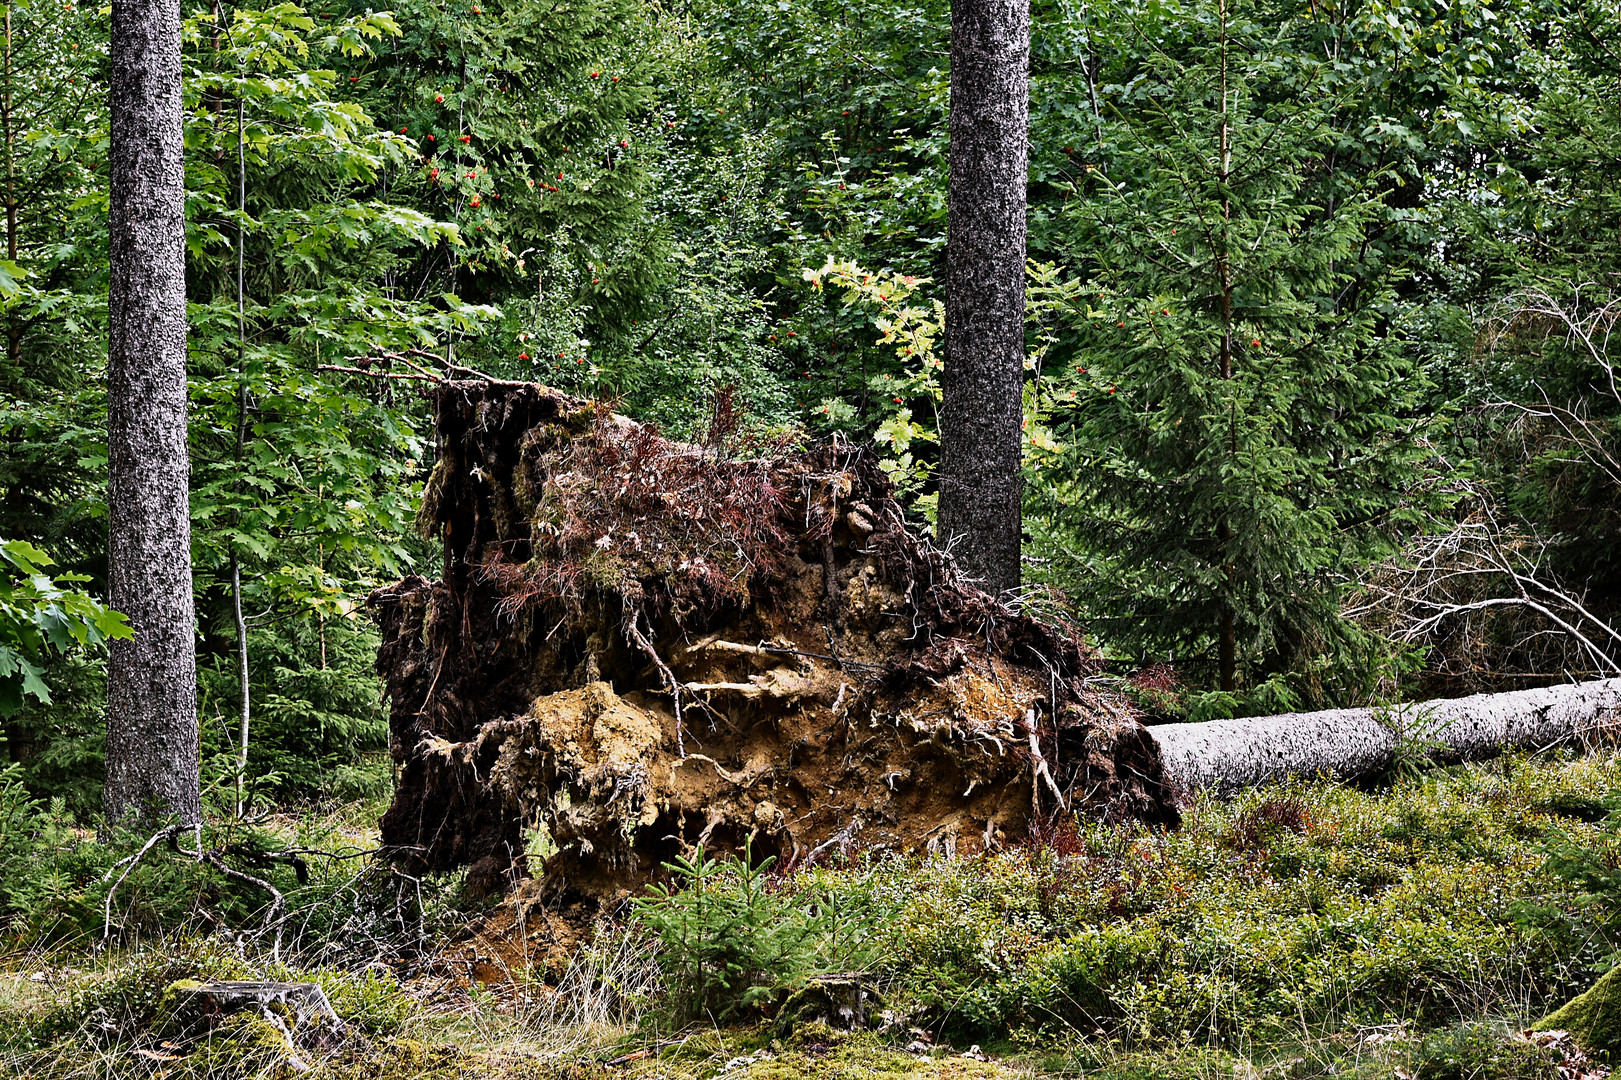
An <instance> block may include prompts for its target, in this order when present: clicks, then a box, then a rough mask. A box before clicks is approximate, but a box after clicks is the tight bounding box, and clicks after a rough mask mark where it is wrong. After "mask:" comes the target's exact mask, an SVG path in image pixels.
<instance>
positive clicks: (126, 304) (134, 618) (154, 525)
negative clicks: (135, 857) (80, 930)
mask: <svg viewBox="0 0 1621 1080" xmlns="http://www.w3.org/2000/svg"><path fill="white" fill-rule="evenodd" d="M111 60H112V67H111V77H110V86H111V103H110V104H111V122H112V141H111V146H110V149H109V166H110V172H111V188H110V209H111V213H110V221H109V247H110V272H111V279H110V287H109V294H108V313H107V314H108V320H107V321H108V347H107V457H108V486H107V517H108V585H109V589H108V591H109V597H108V598H109V601H110V602H111V604H112V606H113V607H114V608H115V609H116V610H118V611H121V612H123V613H124V614H125V615H127V616H129V621H130V626H131V627H132V628H133V629H134V631H135V636H134V638H133V639H128V640H122V641H114V642H113V643H112V645H111V648H110V654H109V658H108V662H107V786H106V793H105V805H106V815H107V823H108V825H109V826H113V825H117V824H120V823H140V824H150V822H151V821H152V820H153V819H154V818H157V817H166V816H174V817H176V818H178V819H179V820H181V821H185V822H193V821H198V820H200V819H201V815H202V808H201V804H200V797H199V792H198V778H197V668H196V653H195V637H196V625H195V622H196V620H195V617H194V614H193V609H192V593H191V517H190V510H189V505H188V480H189V476H190V461H189V459H188V457H187V453H186V276H185V275H186V262H185V242H186V219H185V187H184V179H185V175H184V167H183V164H182V160H181V155H182V145H183V143H182V131H181V128H182V122H181V121H182V114H181V101H180V5H179V3H178V0H118V2H117V3H115V4H114V5H113V9H112V39H111Z"/></svg>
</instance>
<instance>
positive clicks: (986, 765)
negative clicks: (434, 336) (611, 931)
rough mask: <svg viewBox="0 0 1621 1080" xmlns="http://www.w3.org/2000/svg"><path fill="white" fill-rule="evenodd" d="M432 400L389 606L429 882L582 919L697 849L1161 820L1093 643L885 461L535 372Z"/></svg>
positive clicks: (419, 857)
mask: <svg viewBox="0 0 1621 1080" xmlns="http://www.w3.org/2000/svg"><path fill="white" fill-rule="evenodd" d="M429 395H430V398H431V401H432V404H433V407H434V410H435V414H436V419H437V430H438V453H439V458H438V462H437V464H436V466H435V468H434V471H433V474H432V478H431V480H430V482H429V484H428V487H427V492H426V495H425V498H424V504H423V509H422V518H421V524H422V527H423V528H424V530H425V531H426V532H427V533H428V534H429V535H433V536H438V537H439V538H440V539H442V541H443V544H444V553H445V562H444V568H443V573H442V575H441V577H440V579H439V580H437V581H430V580H428V579H426V578H423V577H412V578H408V579H406V580H404V581H401V582H399V583H398V584H395V585H393V586H390V587H388V588H385V589H381V590H379V591H377V592H376V593H374V594H373V595H372V597H371V598H370V607H371V611H372V613H373V615H374V617H375V618H376V619H377V622H378V624H379V625H380V626H381V628H382V631H383V644H382V648H381V651H380V654H379V658H378V669H379V671H380V672H381V674H382V675H383V678H384V679H385V681H386V683H387V689H388V693H389V697H390V700H391V725H392V733H393V735H392V751H393V754H394V758H395V760H396V762H397V763H398V764H399V766H400V768H401V773H400V783H399V787H398V791H397V794H396V798H395V802H394V805H393V806H392V807H391V808H390V810H389V811H388V813H387V815H386V816H385V817H384V819H383V823H382V825H383V839H384V842H385V843H386V844H388V845H391V846H392V847H393V848H394V850H395V851H397V852H400V853H402V857H403V858H404V859H405V860H406V861H407V862H408V863H409V864H411V866H412V867H414V868H415V869H416V870H427V869H441V870H442V869H450V868H454V867H458V866H467V867H469V871H468V885H469V887H470V888H471V889H472V890H474V891H485V892H492V893H493V892H497V891H501V890H503V889H507V888H509V887H510V886H511V885H512V884H513V883H515V882H517V881H519V880H521V879H523V878H526V877H532V878H533V879H534V880H532V881H530V882H529V883H528V884H526V885H525V886H524V889H523V890H522V891H523V893H524V894H525V895H526V896H531V897H533V898H534V899H536V900H537V901H540V902H543V903H544V905H545V906H546V907H547V908H550V909H551V910H552V911H568V910H577V911H579V912H581V913H584V912H588V911H591V910H600V907H601V905H602V904H603V902H605V901H611V900H613V899H615V898H622V897H623V896H624V895H625V894H626V893H627V892H628V891H634V890H636V889H638V888H639V887H640V886H641V885H642V884H644V883H645V882H647V881H648V880H650V879H652V878H654V877H656V876H657V875H659V874H660V872H661V871H660V867H661V864H662V863H663V862H665V861H666V860H669V859H670V858H672V857H673V856H675V855H677V854H679V853H681V852H682V851H683V850H686V849H690V848H691V847H692V846H694V845H697V844H699V843H702V844H704V845H705V846H706V848H707V849H708V850H710V851H742V850H743V849H744V846H745V844H747V845H748V847H749V850H750V851H751V852H752V853H753V855H754V857H756V858H760V857H763V856H765V855H775V856H776V857H777V858H778V859H779V860H780V863H781V865H783V866H790V867H791V866H795V865H804V864H806V863H809V862H812V861H814V860H819V859H826V858H828V857H830V856H831V855H832V853H834V852H844V853H848V852H851V851H854V850H857V849H864V850H881V851H893V852H914V853H923V852H937V853H956V854H958V855H967V854H972V853H976V852H981V851H987V850H995V849H998V848H1002V847H1006V846H1009V845H1015V844H1019V843H1022V842H1024V841H1025V840H1026V839H1027V838H1028V837H1029V836H1030V835H1031V832H1032V830H1033V829H1034V830H1037V831H1039V830H1041V829H1051V828H1052V827H1053V824H1052V823H1053V822H1054V821H1063V820H1067V815H1068V814H1069V813H1071V812H1079V813H1081V814H1083V815H1089V816H1092V817H1094V818H1103V819H1110V820H1127V819H1142V820H1148V821H1153V822H1169V821H1173V820H1174V818H1175V809H1174V805H1173V799H1172V793H1171V792H1170V791H1168V790H1167V788H1166V785H1165V783H1164V781H1163V779H1162V773H1161V769H1160V763H1159V755H1158V751H1157V749H1156V747H1155V744H1154V742H1153V741H1152V740H1151V739H1150V738H1149V737H1148V736H1147V734H1146V732H1145V731H1144V729H1143V728H1142V726H1141V725H1140V724H1139V723H1138V722H1137V721H1136V720H1135V719H1134V718H1133V716H1132V714H1131V712H1130V710H1129V709H1128V708H1126V707H1125V705H1124V704H1123V703H1122V702H1121V701H1120V700H1119V699H1118V698H1116V697H1113V696H1111V695H1109V694H1107V693H1104V692H1100V691H1098V690H1096V689H1093V688H1091V687H1089V685H1088V677H1089V676H1091V675H1093V674H1095V673H1096V669H1097V663H1096V660H1095V659H1094V658H1093V656H1092V655H1091V654H1090V653H1089V652H1088V651H1087V650H1086V648H1085V647H1084V646H1083V644H1082V642H1081V640H1080V638H1079V636H1078V635H1077V634H1075V633H1074V632H1073V631H1071V630H1069V629H1067V628H1063V627H1054V626H1052V625H1047V624H1044V623H1042V622H1038V621H1036V620H1035V619H1032V618H1029V617H1027V616H1024V615H1021V614H1018V613H1016V612H1014V611H1012V610H1010V609H1009V608H1007V607H1006V606H1004V605H1003V604H1001V603H999V602H998V601H996V600H995V599H993V598H991V597H989V596H987V595H985V594H984V593H982V592H980V591H979V590H978V589H976V588H974V587H973V586H972V584H970V583H969V582H966V581H965V580H964V579H963V578H962V576H961V574H960V573H959V572H958V571H957V569H956V568H955V567H954V565H953V563H952V561H951V559H950V558H949V557H948V556H946V555H944V554H942V553H941V552H940V551H939V550H937V549H936V548H934V547H933V546H932V545H931V544H929V543H928V542H927V541H926V540H925V539H923V538H922V537H920V536H919V534H918V533H917V532H915V531H914V530H912V529H911V528H909V527H908V525H907V523H906V521H905V519H904V517H903V514H902V511H901V508H900V506H899V505H898V504H897V503H896V501H895V499H894V497H893V493H892V490H891V487H890V484H889V482H888V480H887V479H886V478H885V476H884V474H883V472H882V470H880V469H879V467H878V465H877V462H876V460H875V458H874V457H873V456H872V455H871V454H870V453H869V452H868V451H866V450H864V449H862V448H859V447H855V446H851V445H849V444H847V443H842V442H839V443H834V444H831V445H819V446H814V447H812V448H810V449H808V450H807V449H791V448H789V447H788V446H786V445H784V444H780V443H778V444H770V445H761V444H759V443H757V442H751V441H750V440H747V439H745V438H743V437H741V436H739V435H737V434H736V432H735V428H736V426H737V425H736V424H735V421H734V420H733V418H732V417H731V416H730V411H729V409H728V408H727V404H726V401H725V399H724V397H723V398H722V400H721V401H720V402H719V403H718V404H717V407H716V410H715V412H716V419H715V423H714V425H713V430H712V432H711V436H710V438H709V439H708V440H707V442H706V443H705V444H702V445H691V444H684V443H678V442H673V441H670V440H667V439H665V438H663V437H662V436H661V435H660V434H659V433H658V431H657V430H655V429H654V428H652V427H650V426H645V425H639V424H636V423H633V422H631V421H629V420H626V419H624V418H623V417H620V416H616V415H613V414H612V413H611V412H610V411H608V410H607V409H605V408H604V407H602V406H600V405H597V404H594V403H590V402H585V401H581V400H578V399H575V398H571V397H568V396H566V395H563V394H560V393H558V392H556V391H552V390H549V389H546V388H544V387H539V386H530V385H518V384H493V383H483V382H458V383H453V384H446V385H442V386H436V387H433V388H432V389H430V390H429ZM526 842H527V846H528V849H529V851H530V852H531V853H535V852H540V853H542V854H543V858H544V865H543V866H532V865H529V858H530V857H526V855H525V849H526ZM531 857H532V856H531Z"/></svg>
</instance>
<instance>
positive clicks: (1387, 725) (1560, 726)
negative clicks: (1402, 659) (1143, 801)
mask: <svg viewBox="0 0 1621 1080" xmlns="http://www.w3.org/2000/svg"><path fill="white" fill-rule="evenodd" d="M1618 707H1621V679H1604V680H1601V681H1598V682H1585V683H1572V684H1566V685H1563V686H1546V687H1542V688H1540V689H1536V690H1515V691H1511V692H1509V693H1505V694H1476V695H1474V696H1473V697H1466V698H1454V699H1451V700H1446V701H1426V702H1420V703H1417V704H1412V705H1402V706H1395V707H1390V708H1384V709H1329V710H1326V711H1324V712H1314V713H1288V714H1285V715H1283V716H1262V717H1254V718H1251V719H1246V720H1211V721H1208V722H1205V723H1200V724H1159V725H1156V726H1153V727H1150V728H1149V729H1148V732H1149V734H1150V735H1152V736H1153V738H1154V741H1155V742H1156V743H1158V744H1159V749H1160V757H1161V760H1162V761H1163V762H1164V768H1165V774H1166V777H1167V778H1168V779H1169V780H1170V781H1171V782H1172V783H1173V784H1175V785H1176V786H1177V787H1178V788H1180V789H1181V790H1182V791H1183V792H1193V791H1199V790H1208V791H1211V792H1214V793H1215V794H1217V795H1220V796H1224V797H1225V796H1230V795H1233V794H1236V793H1237V792H1239V791H1241V790H1243V789H1244V788H1247V787H1255V786H1257V785H1259V784H1264V783H1267V782H1268V781H1273V780H1282V779H1284V778H1286V777H1291V776H1317V775H1327V776H1334V777H1337V778H1339V779H1342V780H1350V779H1355V778H1357V777H1363V776H1369V775H1373V774H1376V773H1379V772H1382V771H1384V770H1386V769H1388V768H1390V767H1391V766H1392V765H1393V764H1394V763H1395V762H1396V760H1397V757H1398V754H1399V753H1400V752H1401V751H1402V749H1403V747H1404V746H1405V747H1406V748H1407V749H1408V750H1409V751H1411V752H1412V753H1414V754H1416V755H1422V756H1423V757H1425V758H1427V759H1428V760H1431V761H1434V762H1436V763H1450V762H1457V761H1469V760H1478V759H1480V758H1486V757H1491V756H1492V755H1494V754H1497V753H1500V752H1502V751H1503V750H1505V749H1533V750H1540V749H1545V748H1547V747H1550V746H1554V745H1557V744H1558V743H1561V742H1565V741H1567V740H1572V739H1590V738H1591V737H1592V736H1594V735H1596V734H1597V733H1599V732H1600V731H1601V730H1604V729H1607V728H1609V727H1610V726H1611V725H1613V724H1614V723H1615V719H1616V710H1617V708H1618Z"/></svg>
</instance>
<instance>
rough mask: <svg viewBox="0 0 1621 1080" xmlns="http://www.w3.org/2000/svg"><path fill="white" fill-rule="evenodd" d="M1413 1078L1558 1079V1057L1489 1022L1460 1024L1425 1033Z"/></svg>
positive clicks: (1414, 1059) (1415, 1057)
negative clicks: (1510, 1034)
mask: <svg viewBox="0 0 1621 1080" xmlns="http://www.w3.org/2000/svg"><path fill="white" fill-rule="evenodd" d="M1409 1068H1410V1071H1411V1074H1412V1076H1413V1077H1414V1080H1558V1078H1559V1077H1560V1076H1561V1075H1562V1070H1561V1069H1560V1067H1559V1060H1558V1059H1557V1058H1556V1057H1555V1056H1554V1055H1552V1054H1550V1053H1549V1052H1548V1051H1547V1050H1544V1049H1543V1048H1542V1047H1540V1046H1537V1045H1536V1044H1535V1043H1533V1042H1530V1041H1529V1040H1527V1039H1523V1038H1513V1037H1510V1036H1509V1035H1508V1034H1507V1033H1506V1032H1503V1031H1500V1030H1497V1029H1495V1028H1493V1027H1492V1026H1491V1025H1490V1024H1483V1023H1472V1024H1460V1025H1458V1026H1456V1027H1452V1028H1447V1029H1445V1030H1442V1031H1437V1032H1433V1033H1431V1034H1429V1035H1427V1036H1425V1037H1424V1038H1423V1039H1422V1040H1421V1041H1420V1042H1419V1044H1418V1046H1417V1047H1415V1048H1414V1051H1413V1055H1412V1062H1411V1065H1410V1066H1409Z"/></svg>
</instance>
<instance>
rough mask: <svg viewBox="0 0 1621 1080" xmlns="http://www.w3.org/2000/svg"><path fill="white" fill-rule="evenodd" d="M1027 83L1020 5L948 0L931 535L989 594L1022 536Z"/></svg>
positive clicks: (1014, 579)
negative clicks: (947, 172) (941, 303)
mask: <svg viewBox="0 0 1621 1080" xmlns="http://www.w3.org/2000/svg"><path fill="white" fill-rule="evenodd" d="M1029 74H1030V5H1029V0H955V2H954V3H953V4H952V5H951V115H950V119H949V128H950V137H951V149H950V169H951V178H950V189H949V196H948V202H949V207H948V211H947V213H948V222H947V227H946V229H947V232H946V334H945V336H946V367H945V371H944V372H943V373H942V376H941V389H942V391H943V395H944V396H943V398H942V401H941V408H940V474H939V475H940V504H939V506H940V515H939V535H940V537H941V538H942V540H943V541H944V542H946V543H948V544H952V545H953V546H954V549H955V551H956V553H957V558H958V561H959V562H960V563H961V564H962V565H963V567H964V568H965V569H966V570H967V571H968V573H969V575H970V576H972V577H976V578H979V579H981V580H982V581H983V583H984V587H985V589H986V590H987V591H989V592H992V593H999V592H1002V591H1004V590H1006V589H1012V588H1017V587H1018V584H1019V551H1020V545H1021V539H1022V534H1023V530H1022V525H1021V512H1020V506H1021V499H1022V493H1023V479H1022V472H1021V454H1022V451H1023V439H1022V436H1021V433H1020V425H1021V423H1022V421H1023V417H1024V407H1023V397H1022V395H1023V385H1024V259H1025V250H1024V244H1025V178H1026V175H1027V172H1028V165H1029V127H1030V86H1029Z"/></svg>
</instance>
